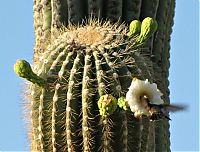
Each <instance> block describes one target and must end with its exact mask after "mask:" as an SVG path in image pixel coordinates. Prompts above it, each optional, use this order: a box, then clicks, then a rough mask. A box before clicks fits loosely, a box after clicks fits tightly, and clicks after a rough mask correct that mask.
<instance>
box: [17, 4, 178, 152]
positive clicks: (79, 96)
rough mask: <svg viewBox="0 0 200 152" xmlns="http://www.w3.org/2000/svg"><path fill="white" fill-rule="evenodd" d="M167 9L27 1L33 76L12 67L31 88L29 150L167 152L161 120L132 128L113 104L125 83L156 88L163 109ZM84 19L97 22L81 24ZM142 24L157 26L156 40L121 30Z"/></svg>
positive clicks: (170, 10)
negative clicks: (31, 10) (30, 6)
mask: <svg viewBox="0 0 200 152" xmlns="http://www.w3.org/2000/svg"><path fill="white" fill-rule="evenodd" d="M174 6H175V0H166V1H165V0H124V1H122V0H107V1H101V0H88V1H84V0H66V1H64V0H34V27H35V48H34V65H33V70H31V66H30V65H29V64H28V63H27V62H26V61H21V60H20V61H18V62H17V64H16V65H15V71H16V72H17V74H18V75H19V76H22V77H24V78H26V79H27V80H30V81H31V82H33V83H34V84H31V87H30V90H31V92H30V94H31V101H32V102H31V119H32V135H31V150H33V151H106V152H107V151H160V152H162V151H170V148H169V145H170V142H169V123H168V121H167V120H160V121H157V122H150V121H149V120H148V119H147V118H146V117H144V118H142V119H141V120H139V121H136V120H135V119H134V118H133V119H132V113H131V112H127V111H126V112H125V110H122V109H123V108H122V109H120V108H119V106H116V103H119V102H121V99H123V98H124V97H123V96H125V94H126V92H127V90H128V88H129V86H130V84H131V80H132V78H133V77H137V78H140V79H142V80H145V79H149V81H150V82H155V83H157V84H158V88H159V89H160V90H161V92H162V93H163V94H164V96H163V100H164V101H165V102H169V97H168V96H169V90H168V85H169V82H168V79H167V78H168V68H169V60H168V59H169V41H170V33H171V29H172V24H173V15H174ZM90 17H92V18H96V19H97V20H95V21H94V20H93V21H88V23H86V22H83V20H84V19H86V18H90ZM146 17H151V18H154V19H155V20H157V23H158V29H157V31H156V32H155V30H151V32H152V31H153V33H150V35H148V33H145V32H147V31H148V30H147V29H148V28H150V27H151V26H150V25H152V24H149V26H146V27H145V26H144V25H141V31H137V30H138V29H140V28H138V27H139V26H138V25H140V24H138V23H139V21H136V22H137V24H136V25H137V26H136V27H137V28H130V30H136V32H134V31H132V32H131V31H128V30H127V26H128V24H129V23H131V21H133V20H135V19H138V20H141V21H142V20H143V19H145V18H146ZM105 20H107V21H105ZM147 20H148V18H147ZM116 21H117V22H118V23H117V24H113V23H114V22H116ZM120 22H125V24H122V25H119V23H120ZM133 23H134V22H133ZM148 23H150V22H148ZM71 24H78V25H79V26H73V25H71ZM132 25H133V24H132ZM145 25H146V24H145ZM65 27H67V28H65ZM153 27H155V26H153ZM145 28H147V29H145ZM143 30H144V31H143ZM128 32H129V33H128ZM154 32H155V34H154ZM145 36H146V39H143V38H144V37H145ZM147 39H148V40H147ZM144 41H145V46H144V44H143V43H144ZM26 70H28V71H29V72H28V71H26ZM27 72H28V73H30V74H27ZM118 98H119V99H118ZM117 100H118V101H117ZM122 103H123V102H122ZM113 104H114V105H113ZM102 107H107V109H103V110H102V109H101V108H102ZM110 112H111V113H110Z"/></svg>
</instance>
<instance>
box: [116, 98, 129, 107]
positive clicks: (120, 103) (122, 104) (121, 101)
mask: <svg viewBox="0 0 200 152" xmlns="http://www.w3.org/2000/svg"><path fill="white" fill-rule="evenodd" d="M117 104H118V106H119V107H120V108H122V109H124V110H128V105H127V102H126V97H124V96H122V97H119V98H118V102H117Z"/></svg>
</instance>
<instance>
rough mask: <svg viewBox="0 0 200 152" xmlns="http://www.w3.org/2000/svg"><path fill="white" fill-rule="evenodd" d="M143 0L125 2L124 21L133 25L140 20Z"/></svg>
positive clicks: (127, 0)
mask: <svg viewBox="0 0 200 152" xmlns="http://www.w3.org/2000/svg"><path fill="white" fill-rule="evenodd" d="M141 4H142V0H134V1H133V0H123V14H122V19H123V21H125V22H126V23H129V24H130V23H131V21H132V20H134V19H139V16H140V11H141Z"/></svg>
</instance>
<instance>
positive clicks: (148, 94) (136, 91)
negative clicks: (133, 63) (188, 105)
mask: <svg viewBox="0 0 200 152" xmlns="http://www.w3.org/2000/svg"><path fill="white" fill-rule="evenodd" d="M162 95H163V94H162V93H161V92H160V90H159V89H158V88H157V85H156V84H155V83H150V82H149V81H148V79H146V80H145V81H142V80H139V79H137V78H133V80H132V83H131V86H130V87H129V91H128V92H127V94H126V101H127V103H128V105H129V106H130V109H131V111H132V112H134V115H135V117H140V116H142V115H147V116H149V115H150V113H149V109H148V105H147V101H145V102H144V100H143V99H142V98H143V97H145V98H146V99H148V102H150V103H151V104H157V105H160V104H163V103H164V101H163V100H162V99H161V96H162Z"/></svg>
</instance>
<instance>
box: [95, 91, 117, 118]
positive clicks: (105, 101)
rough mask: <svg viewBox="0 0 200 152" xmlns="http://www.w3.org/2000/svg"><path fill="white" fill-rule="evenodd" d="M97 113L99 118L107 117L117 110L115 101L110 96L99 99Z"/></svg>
mask: <svg viewBox="0 0 200 152" xmlns="http://www.w3.org/2000/svg"><path fill="white" fill-rule="evenodd" d="M98 107H99V112H100V115H101V116H108V115H111V114H113V113H114V111H115V110H116V109H117V99H116V98H115V97H113V96H112V95H110V94H106V95H103V96H101V97H100V99H99V101H98Z"/></svg>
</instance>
